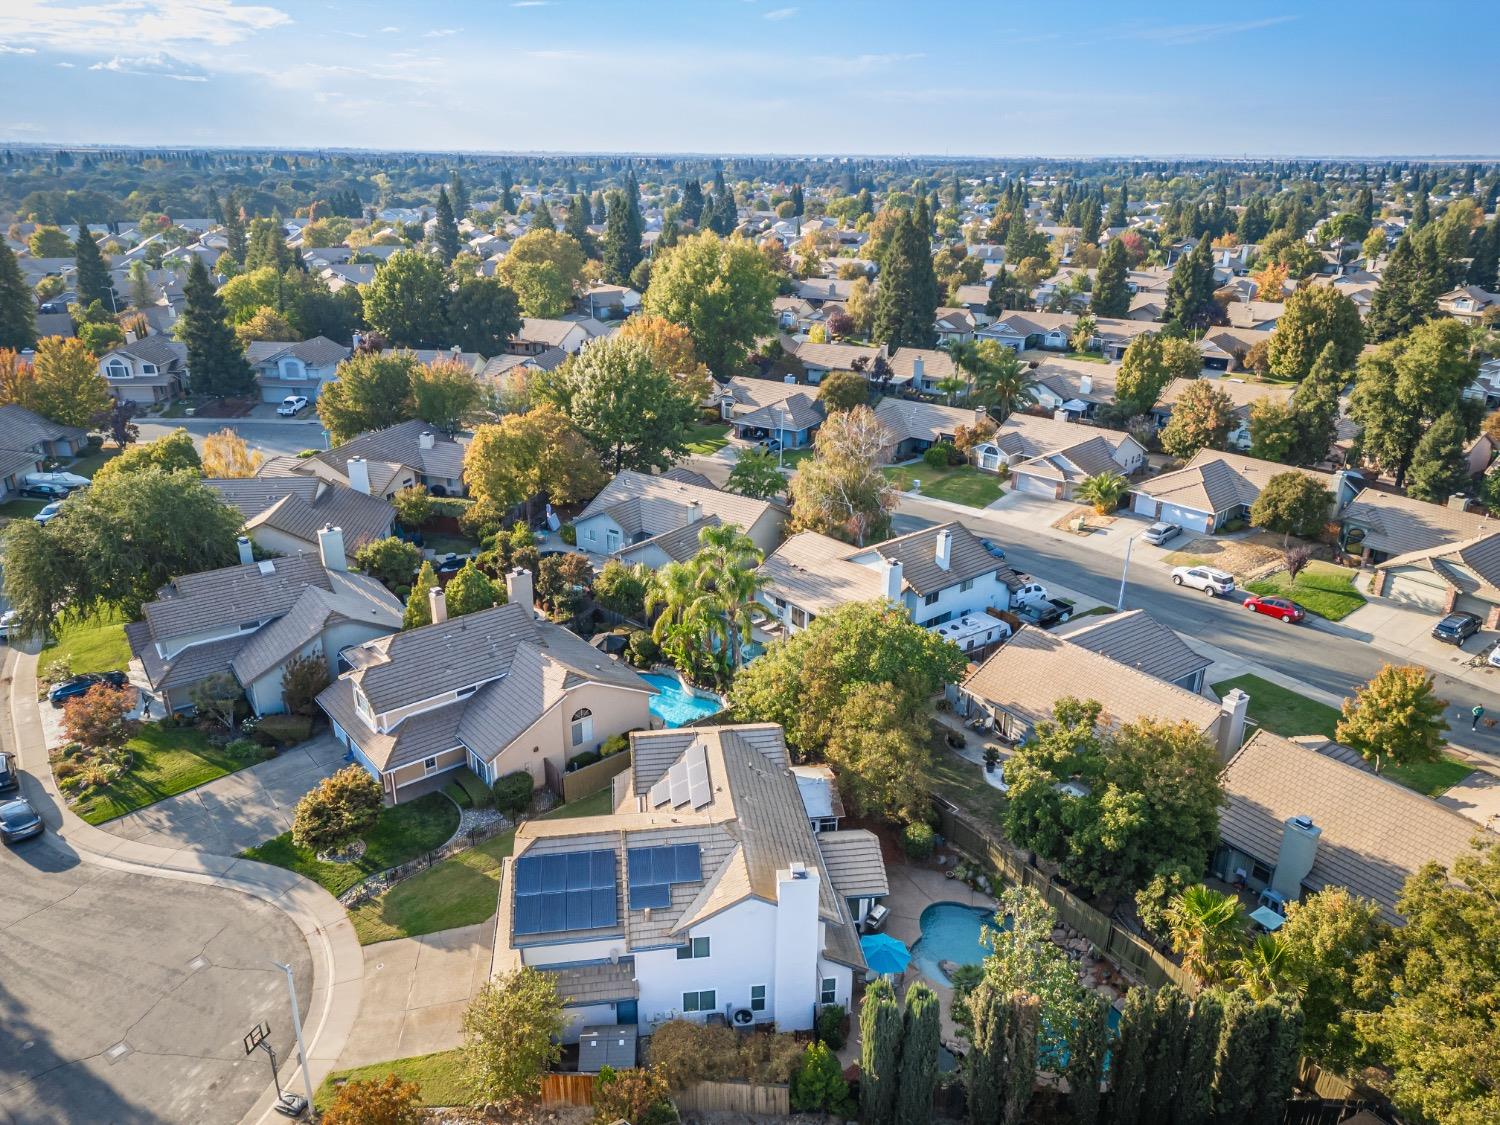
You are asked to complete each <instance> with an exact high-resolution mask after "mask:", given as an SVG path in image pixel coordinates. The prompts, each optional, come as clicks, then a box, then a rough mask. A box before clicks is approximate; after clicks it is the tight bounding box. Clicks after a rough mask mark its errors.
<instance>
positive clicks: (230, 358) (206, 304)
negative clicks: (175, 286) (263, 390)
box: [177, 254, 255, 397]
mask: <svg viewBox="0 0 1500 1125" xmlns="http://www.w3.org/2000/svg"><path fill="white" fill-rule="evenodd" d="M182 293H183V297H184V298H185V304H184V305H183V309H182V319H181V320H180V321H178V324H177V337H178V339H180V340H181V341H182V342H183V343H184V344H186V345H187V353H188V354H187V364H188V374H189V377H190V378H191V379H192V386H193V392H194V393H195V394H203V395H212V396H216V397H232V396H235V395H244V394H249V393H251V392H252V391H253V390H254V389H255V373H254V372H253V371H251V370H250V365H249V364H248V363H246V362H245V352H244V349H243V348H242V347H241V345H240V341H239V338H238V337H237V336H235V334H234V329H233V328H231V327H229V321H228V320H227V319H225V316H224V302H223V301H222V300H220V299H219V294H218V293H217V292H215V290H214V283H213V281H212V279H211V278H210V277H209V276H208V267H207V266H205V265H204V264H203V259H202V258H200V257H198V255H196V254H194V255H193V260H192V264H191V265H190V266H189V267H188V278H187V283H186V284H185V285H184V286H183V287H182Z"/></svg>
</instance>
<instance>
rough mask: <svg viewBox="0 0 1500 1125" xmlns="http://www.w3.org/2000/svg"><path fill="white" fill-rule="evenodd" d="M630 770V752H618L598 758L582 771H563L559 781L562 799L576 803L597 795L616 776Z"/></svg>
mask: <svg viewBox="0 0 1500 1125" xmlns="http://www.w3.org/2000/svg"><path fill="white" fill-rule="evenodd" d="M629 768H630V751H629V750H620V751H617V752H615V753H613V754H611V755H610V756H609V757H607V758H600V759H599V760H598V761H597V762H594V763H593V764H592V765H587V766H584V767H583V768H582V769H577V770H572V771H564V772H563V774H562V776H561V777H560V778H559V781H560V782H561V784H562V799H563V800H564V801H565V802H566V801H576V800H578V799H579V798H580V797H587V796H589V795H590V794H593V793H597V792H599V790H601V789H603V788H604V787H605V786H607V785H608V784H609V783H610V782H611V781H613V780H614V777H615V775H616V774H619V773H624V772H625V771H626V770H627V769H629Z"/></svg>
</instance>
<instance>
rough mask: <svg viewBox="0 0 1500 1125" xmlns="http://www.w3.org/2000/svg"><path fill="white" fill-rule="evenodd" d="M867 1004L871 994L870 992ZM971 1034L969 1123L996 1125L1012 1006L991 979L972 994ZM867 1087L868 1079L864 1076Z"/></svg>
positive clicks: (966, 1082) (967, 1071)
mask: <svg viewBox="0 0 1500 1125" xmlns="http://www.w3.org/2000/svg"><path fill="white" fill-rule="evenodd" d="M865 995H866V1001H865V1002H866V1003H868V1002H869V999H868V997H869V994H868V993H866V994H865ZM968 1003H969V1011H970V1014H971V1028H972V1030H971V1034H970V1035H969V1053H968V1054H967V1055H965V1056H964V1088H965V1091H966V1092H967V1093H968V1098H969V1125H995V1122H997V1121H999V1120H1000V1113H1001V1110H1002V1108H1003V1107H1004V1104H1005V1045H1006V1040H1007V1029H1008V1028H1009V1025H1010V1017H1011V1009H1010V1005H1009V1003H1008V1002H1007V1000H1006V997H1005V996H1004V995H1002V994H1001V992H1000V990H999V989H998V988H996V987H995V986H994V985H993V984H991V983H990V982H989V981H987V980H982V981H980V982H979V984H977V985H976V986H975V987H974V990H973V991H972V992H970V993H969V999H968ZM860 1085H861V1087H863V1085H864V1080H863V1079H862V1078H861V1080H860Z"/></svg>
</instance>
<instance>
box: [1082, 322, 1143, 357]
mask: <svg viewBox="0 0 1500 1125" xmlns="http://www.w3.org/2000/svg"><path fill="white" fill-rule="evenodd" d="M1155 331H1157V329H1156V327H1155V325H1153V324H1152V323H1151V322H1149V321H1147V320H1143V319H1137V318H1133V317H1107V316H1101V317H1098V318H1097V319H1096V320H1095V321H1094V337H1093V339H1092V340H1090V341H1089V347H1090V348H1091V349H1093V350H1095V351H1097V352H1098V353H1099V354H1100V355H1102V356H1103V357H1104V358H1105V359H1108V360H1114V361H1119V360H1122V359H1124V358H1125V352H1126V349H1128V348H1129V347H1130V345H1131V344H1132V343H1134V342H1135V338H1136V337H1137V336H1143V335H1145V334H1146V333H1147V332H1155Z"/></svg>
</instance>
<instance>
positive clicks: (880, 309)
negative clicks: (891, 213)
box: [873, 202, 938, 351]
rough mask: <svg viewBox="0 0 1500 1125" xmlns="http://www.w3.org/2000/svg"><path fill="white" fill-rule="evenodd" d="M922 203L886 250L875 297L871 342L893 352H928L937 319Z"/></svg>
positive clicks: (936, 301)
mask: <svg viewBox="0 0 1500 1125" xmlns="http://www.w3.org/2000/svg"><path fill="white" fill-rule="evenodd" d="M926 210H927V207H926V203H925V202H923V203H919V204H918V206H917V207H916V208H915V209H913V210H912V211H911V212H910V213H909V214H908V215H907V217H906V219H905V220H904V221H903V222H902V223H901V225H900V227H899V229H898V230H897V231H896V234H895V236H894V237H892V239H891V244H890V247H889V248H888V249H887V250H886V254H885V261H884V263H883V264H882V266H881V271H880V288H879V290H878V291H877V293H876V295H875V327H874V331H873V335H874V337H875V339H877V340H879V341H880V342H881V343H883V344H885V345H886V346H887V347H888V348H890V349H891V350H892V351H894V350H895V349H897V348H930V347H932V342H933V335H934V333H933V320H934V318H935V317H936V316H937V305H938V285H937V275H936V273H935V272H934V271H933V268H932V255H931V254H930V253H929V251H928V245H929V244H928V241H927V235H926V234H925V233H924V232H923V231H924V227H925V218H926Z"/></svg>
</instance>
